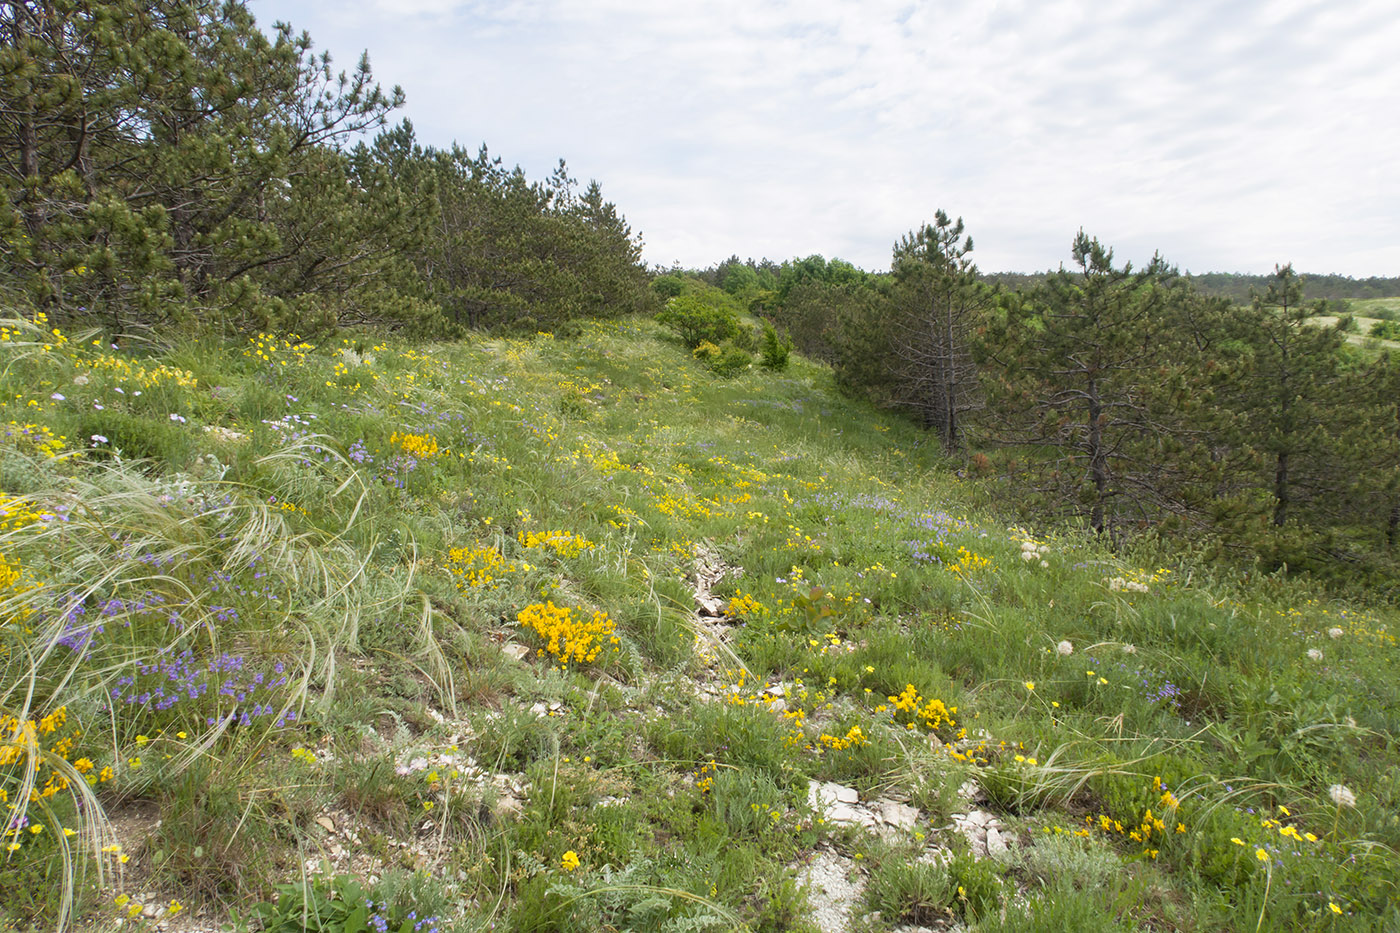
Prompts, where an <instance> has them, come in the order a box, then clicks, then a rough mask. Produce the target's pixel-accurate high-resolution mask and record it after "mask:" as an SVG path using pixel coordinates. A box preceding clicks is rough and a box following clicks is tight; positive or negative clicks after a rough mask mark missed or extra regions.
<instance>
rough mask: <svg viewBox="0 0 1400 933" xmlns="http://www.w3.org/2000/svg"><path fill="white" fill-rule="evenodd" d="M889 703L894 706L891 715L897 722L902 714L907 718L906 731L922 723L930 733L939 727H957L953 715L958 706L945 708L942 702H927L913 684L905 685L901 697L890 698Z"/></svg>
mask: <svg viewBox="0 0 1400 933" xmlns="http://www.w3.org/2000/svg"><path fill="white" fill-rule="evenodd" d="M889 701H890V702H891V703H893V704H894V710H893V711H892V712H891V715H892V716H894V718H895V721H896V722H898V721H899V719H900V714H901V713H903V714H904V715H905V717H907V718H906V721H905V728H906V729H913V728H915V727H916V726H917V725H918V724H919V722H920V721H922V722H923V724H924V726H925V728H927V729H928V730H929V731H930V732H932V731H934V730H936V729H938V727H939V726H944V725H946V726H950V727H951V726H955V725H957V721H956V720H954V719H953V714H954V713H956V712H957V711H958V708H957V707H956V706H954V707H951V708H950V707H948V706H945V705H944V704H943V701H942V700H925V699H924V698H923V697H922V696H920V695H919V691H918V690H917V689H915V687H914V685H913V684H905V686H904V690H903V691H902V692H901V693H900V694H899V696H893V697H890V698H889Z"/></svg>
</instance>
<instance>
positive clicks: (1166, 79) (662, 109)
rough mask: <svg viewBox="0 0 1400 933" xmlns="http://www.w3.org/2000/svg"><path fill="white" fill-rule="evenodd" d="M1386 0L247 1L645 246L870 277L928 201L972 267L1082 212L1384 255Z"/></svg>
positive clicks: (1135, 249)
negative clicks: (836, 259)
mask: <svg viewBox="0 0 1400 933" xmlns="http://www.w3.org/2000/svg"><path fill="white" fill-rule="evenodd" d="M1387 7H1388V3H1384V2H1377V3H1368V2H1345V0H1333V2H1327V3H1316V2H1306V0H1298V2H1270V3H1262V4H1240V5H1233V6H1230V5H1219V4H1181V3H1169V2H1166V0H1149V2H1141V3H1132V4H1114V5H1104V4H1092V3H1087V2H1082V0H1056V2H1050V3H1047V2H1030V0H1025V2H1006V3H998V4H953V3H948V2H924V3H913V2H904V0H898V2H897V0H872V2H863V3H859V4H853V3H849V2H842V0H807V2H800V3H799V2H788V0H743V2H740V0H713V2H707V3H691V4H683V5H682V4H674V5H673V4H656V3H654V2H650V0H591V2H589V0H574V2H570V3H565V2H562V0H516V2H504V3H503V2H499V0H479V2H471V3H464V2H453V0H408V2H406V3H405V2H398V0H394V2H391V0H372V2H370V3H367V4H359V5H354V4H350V5H347V4H344V3H331V2H329V0H254V3H253V9H254V12H255V13H256V14H257V15H258V17H259V19H260V20H262V21H266V22H269V23H270V22H271V21H272V20H274V19H289V20H291V21H292V22H293V24H294V25H296V26H297V27H298V28H306V29H308V30H310V32H311V34H312V36H313V38H315V39H316V40H317V43H318V45H319V46H321V47H323V48H330V49H332V51H333V52H335V53H337V56H338V59H339V60H340V61H342V62H349V61H353V59H354V57H355V56H356V55H358V53H359V51H360V50H361V49H362V48H368V49H369V50H370V53H371V57H372V59H373V61H374V65H375V69H376V72H377V74H379V75H380V77H381V79H382V80H384V81H385V82H386V83H391V84H392V83H398V84H402V85H403V86H404V88H405V90H406V91H407V93H408V97H409V106H408V109H407V115H408V116H409V117H411V118H412V119H413V121H414V123H415V125H416V126H417V128H418V132H419V136H420V138H421V139H422V140H423V141H424V142H428V143H432V144H436V145H448V144H450V143H451V142H452V141H453V140H454V139H455V140H456V141H458V142H460V143H462V144H463V145H466V146H468V147H472V148H474V147H475V146H476V145H477V144H478V143H479V142H481V141H482V140H485V141H486V142H488V143H489V144H490V145H491V147H492V150H493V151H494V152H496V153H497V154H499V155H502V156H503V157H505V158H506V160H507V161H509V162H516V161H518V162H520V163H521V164H522V165H524V167H525V168H526V170H527V171H529V172H530V173H531V174H532V175H536V176H538V175H543V174H544V173H545V172H547V171H548V170H549V169H550V168H551V167H552V166H553V164H554V162H555V161H556V160H557V159H558V158H559V157H561V156H562V157H564V158H565V159H567V160H568V162H569V165H570V167H571V169H572V170H573V171H574V172H575V174H578V175H579V176H580V177H583V178H588V177H596V178H598V179H599V180H600V181H601V182H602V183H603V189H604V192H605V193H606V194H607V196H608V197H609V198H610V199H612V200H614V201H616V202H617V203H618V205H619V207H620V208H621V209H622V210H623V212H624V213H625V214H626V215H627V217H628V219H629V220H630V221H631V222H632V224H633V226H634V228H638V229H641V230H642V231H643V232H644V233H645V234H646V242H647V258H648V259H649V260H650V261H653V262H658V263H662V264H669V263H670V262H671V261H673V260H679V261H680V262H682V263H683V264H685V265H707V264H709V263H712V262H715V261H718V260H720V259H722V258H724V257H725V256H728V255H729V254H730V253H733V252H738V253H739V254H741V255H753V256H755V257H757V256H760V255H768V256H770V257H772V258H775V259H782V258H787V257H789V256H793V255H802V254H806V253H810V252H822V253H825V254H826V255H828V256H832V255H840V256H843V257H844V258H847V259H850V260H852V261H854V262H856V263H858V264H860V265H863V266H866V267H868V268H882V267H884V266H886V265H887V263H888V258H889V250H890V246H891V244H892V243H893V242H894V240H895V239H897V238H898V237H899V236H900V235H901V234H902V233H903V232H905V231H907V230H908V229H910V228H911V227H914V226H916V225H918V224H919V223H922V222H923V221H925V220H927V219H929V218H930V217H931V216H932V214H933V211H934V210H935V209H936V208H938V207H943V208H944V209H946V210H948V211H949V212H950V213H954V214H961V215H963V216H964V217H965V218H966V219H967V223H968V229H969V231H970V232H971V233H972V235H973V236H974V238H975V240H976V242H977V245H978V251H977V254H976V255H977V257H978V259H979V263H980V264H981V265H982V267H983V268H987V269H1010V268H1014V269H1034V268H1046V267H1051V266H1054V265H1057V264H1058V263H1059V262H1060V261H1061V260H1063V259H1065V258H1066V257H1067V254H1068V246H1069V242H1070V240H1071V238H1072V237H1073V235H1074V232H1075V231H1076V230H1077V229H1078V228H1079V227H1081V226H1083V227H1084V228H1085V229H1086V230H1087V231H1088V232H1090V233H1091V234H1094V235H1096V236H1098V237H1100V239H1102V240H1104V241H1105V242H1108V243H1110V244H1113V245H1115V246H1117V247H1118V255H1119V256H1120V257H1122V258H1124V259H1135V260H1137V261H1142V260H1145V259H1147V258H1148V257H1150V255H1151V253H1152V251H1153V250H1154V249H1160V250H1161V251H1162V253H1163V254H1164V255H1165V256H1166V258H1167V259H1169V260H1171V261H1173V262H1176V263H1178V264H1180V265H1182V266H1185V267H1189V268H1191V269H1193V270H1194V271H1202V270H1206V269H1230V270H1234V269H1238V270H1253V271H1267V270H1268V269H1271V268H1272V266H1273V264H1274V263H1275V262H1282V261H1293V262H1294V263H1295V264H1296V265H1298V266H1299V267H1300V268H1304V269H1308V270H1312V271H1339V272H1344V273H1349V274H1354V275H1367V274H1392V275H1393V274H1400V221H1397V220H1396V219H1395V218H1400V176H1397V173H1396V172H1395V171H1394V170H1393V165H1394V157H1393V155H1392V153H1394V152H1395V151H1396V149H1397V144H1400V126H1397V125H1396V124H1395V121H1394V120H1393V119H1391V118H1390V111H1391V110H1393V107H1394V100H1395V93H1396V90H1397V88H1400V57H1397V56H1395V54H1394V49H1395V48H1397V47H1400V18H1397V17H1395V16H1394V15H1393V13H1392V12H1391V11H1390V10H1389V9H1388V8H1387Z"/></svg>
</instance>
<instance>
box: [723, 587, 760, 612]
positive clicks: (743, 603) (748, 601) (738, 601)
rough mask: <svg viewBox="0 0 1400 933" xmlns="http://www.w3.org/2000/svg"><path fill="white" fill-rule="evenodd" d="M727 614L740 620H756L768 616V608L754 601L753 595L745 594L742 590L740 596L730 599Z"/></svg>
mask: <svg viewBox="0 0 1400 933" xmlns="http://www.w3.org/2000/svg"><path fill="white" fill-rule="evenodd" d="M725 612H726V613H727V614H728V615H731V616H734V617H735V618H739V619H754V618H758V617H760V616H765V615H767V614H768V607H767V606H765V605H763V603H761V602H759V601H758V600H757V599H754V597H753V594H752V593H745V592H743V591H742V590H741V591H740V592H739V593H738V594H736V595H734V596H732V597H730V599H729V605H728V607H727V608H726V609H725Z"/></svg>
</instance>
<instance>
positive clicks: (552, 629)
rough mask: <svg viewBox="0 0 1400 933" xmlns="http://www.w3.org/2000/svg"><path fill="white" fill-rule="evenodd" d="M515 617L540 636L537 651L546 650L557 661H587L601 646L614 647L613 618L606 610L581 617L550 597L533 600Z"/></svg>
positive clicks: (540, 652) (615, 648)
mask: <svg viewBox="0 0 1400 933" xmlns="http://www.w3.org/2000/svg"><path fill="white" fill-rule="evenodd" d="M516 619H517V620H518V621H519V622H520V624H521V625H523V626H524V627H525V628H528V629H530V630H531V631H533V632H534V633H535V634H536V635H538V636H539V637H540V638H542V639H544V647H543V648H541V649H539V651H538V654H539V655H540V656H541V657H543V656H544V654H545V653H546V652H548V653H549V654H550V655H551V656H553V657H555V658H557V659H558V660H559V663H560V664H561V665H567V664H569V662H571V661H578V662H580V663H590V662H592V661H596V660H597V659H598V655H599V654H600V653H602V651H603V649H604V648H605V647H607V646H611V647H612V650H613V651H614V652H616V651H617V650H618V647H617V646H618V643H619V642H618V638H617V636H616V635H614V634H613V628H614V626H613V620H612V619H610V618H608V614H607V613H606V612H595V613H593V615H592V616H591V617H588V618H585V617H584V616H583V615H582V614H580V615H578V616H575V615H574V611H573V610H572V609H570V608H568V607H567V606H556V605H554V601H553V600H550V601H549V602H545V603H533V604H531V605H529V606H526V607H525V608H524V609H522V610H521V611H520V613H519V615H517V616H516Z"/></svg>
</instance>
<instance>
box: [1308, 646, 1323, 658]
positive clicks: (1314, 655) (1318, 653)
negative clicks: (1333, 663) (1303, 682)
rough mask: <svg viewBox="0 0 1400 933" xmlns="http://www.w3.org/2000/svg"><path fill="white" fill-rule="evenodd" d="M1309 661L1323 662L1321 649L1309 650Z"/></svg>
mask: <svg viewBox="0 0 1400 933" xmlns="http://www.w3.org/2000/svg"><path fill="white" fill-rule="evenodd" d="M1308 660H1309V661H1321V660H1322V651H1321V650H1320V649H1318V648H1309V649H1308Z"/></svg>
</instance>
